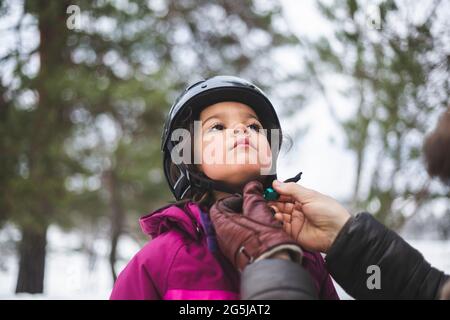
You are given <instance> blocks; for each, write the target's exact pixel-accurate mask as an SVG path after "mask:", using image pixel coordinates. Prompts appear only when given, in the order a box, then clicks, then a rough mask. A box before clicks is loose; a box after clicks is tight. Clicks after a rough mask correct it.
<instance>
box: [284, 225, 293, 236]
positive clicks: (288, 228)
mask: <svg viewBox="0 0 450 320" xmlns="http://www.w3.org/2000/svg"><path fill="white" fill-rule="evenodd" d="M283 230H284V231H285V232H286V233H287V234H288V235H290V236H291V237H292V233H291V232H292V225H291V224H290V223H289V222H285V223H283Z"/></svg>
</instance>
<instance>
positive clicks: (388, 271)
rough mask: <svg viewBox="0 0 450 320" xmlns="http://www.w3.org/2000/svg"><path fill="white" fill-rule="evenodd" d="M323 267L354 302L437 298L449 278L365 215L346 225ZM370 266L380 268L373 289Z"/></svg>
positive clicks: (396, 236)
mask: <svg viewBox="0 0 450 320" xmlns="http://www.w3.org/2000/svg"><path fill="white" fill-rule="evenodd" d="M326 265H327V268H328V271H329V272H330V274H331V276H332V277H333V278H334V279H335V280H336V282H337V283H339V285H341V287H342V288H343V289H344V290H345V291H347V293H348V294H350V295H351V296H353V297H354V298H355V299H436V298H437V297H438V294H439V290H440V288H441V286H443V284H444V282H445V280H446V279H448V276H447V275H445V274H444V273H443V272H441V271H439V270H437V269H435V268H433V267H431V265H430V264H429V263H428V262H427V261H425V259H424V258H423V256H422V254H420V252H419V251H417V250H416V249H414V248H413V247H411V246H410V245H409V244H408V243H407V242H406V241H405V240H403V239H402V238H401V237H400V236H399V235H397V234H396V233H395V232H393V231H392V230H390V229H388V228H387V227H385V226H384V225H383V224H381V223H379V222H378V221H377V220H375V219H374V218H373V217H372V216H371V215H370V214H368V213H361V214H359V215H357V216H355V217H354V218H351V219H350V220H349V221H348V222H347V223H346V224H345V226H344V227H343V228H342V230H341V231H340V233H339V235H338V236H337V237H336V240H335V242H334V243H333V245H332V246H331V248H330V250H329V251H328V254H327V257H326ZM369 266H375V268H379V269H378V270H379V276H380V278H379V279H380V281H379V288H373V285H374V284H375V283H376V282H374V278H373V276H375V274H376V273H377V272H376V271H374V269H375V268H374V267H370V268H369ZM368 283H369V285H368ZM370 284H371V285H370ZM369 287H371V288H372V289H369Z"/></svg>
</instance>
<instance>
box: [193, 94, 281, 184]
mask: <svg viewBox="0 0 450 320" xmlns="http://www.w3.org/2000/svg"><path fill="white" fill-rule="evenodd" d="M200 121H201V132H202V134H201V135H200V136H201V139H202V143H201V146H202V147H201V148H198V149H199V150H195V152H201V159H202V163H201V164H200V165H198V167H199V168H200V170H201V171H202V172H203V173H205V174H206V175H207V176H208V177H209V178H210V179H213V180H219V181H222V182H225V183H227V184H229V185H230V186H233V187H238V188H239V187H242V186H243V185H244V184H245V183H247V182H248V181H250V180H254V179H258V178H259V177H260V176H261V171H262V170H264V169H267V168H270V167H271V164H272V152H271V149H270V145H269V143H268V141H267V137H266V135H265V133H264V132H263V131H260V129H263V127H262V125H261V122H260V121H259V120H258V117H257V116H256V113H255V112H254V111H253V109H252V108H250V107H249V106H247V105H245V104H242V103H238V102H220V103H216V104H213V105H211V106H208V107H207V108H205V109H203V111H202V112H201V113H200ZM196 145H199V144H198V143H197V144H196Z"/></svg>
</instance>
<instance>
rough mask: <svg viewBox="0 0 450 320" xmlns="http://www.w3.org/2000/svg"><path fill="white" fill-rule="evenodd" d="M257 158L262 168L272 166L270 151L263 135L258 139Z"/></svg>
mask: <svg viewBox="0 0 450 320" xmlns="http://www.w3.org/2000/svg"><path fill="white" fill-rule="evenodd" d="M258 158H259V164H260V165H261V166H262V167H267V166H268V167H270V165H271V164H272V150H271V149H270V145H269V142H268V141H267V138H266V137H265V136H264V135H260V136H259V137H258Z"/></svg>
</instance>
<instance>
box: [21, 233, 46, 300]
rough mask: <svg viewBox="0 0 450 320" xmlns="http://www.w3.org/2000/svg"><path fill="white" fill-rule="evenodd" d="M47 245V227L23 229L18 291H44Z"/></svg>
mask: <svg viewBox="0 0 450 320" xmlns="http://www.w3.org/2000/svg"><path fill="white" fill-rule="evenodd" d="M46 246H47V227H45V228H43V229H41V230H34V229H31V228H23V229H22V240H21V242H20V245H19V259H20V260H19V275H18V279H17V287H16V293H20V292H27V293H42V292H43V291H44V270H45V253H46Z"/></svg>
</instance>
